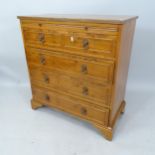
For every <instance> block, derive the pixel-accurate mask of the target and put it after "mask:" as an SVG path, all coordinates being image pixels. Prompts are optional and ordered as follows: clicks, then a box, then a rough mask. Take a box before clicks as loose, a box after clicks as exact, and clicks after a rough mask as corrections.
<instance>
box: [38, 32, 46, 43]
mask: <svg viewBox="0 0 155 155" xmlns="http://www.w3.org/2000/svg"><path fill="white" fill-rule="evenodd" d="M38 40H39V41H40V42H41V43H44V42H45V35H44V34H43V33H39V35H38Z"/></svg>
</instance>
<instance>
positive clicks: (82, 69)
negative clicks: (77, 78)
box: [81, 64, 88, 74]
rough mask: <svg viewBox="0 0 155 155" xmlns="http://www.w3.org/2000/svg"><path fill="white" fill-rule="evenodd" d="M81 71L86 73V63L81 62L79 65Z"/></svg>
mask: <svg viewBox="0 0 155 155" xmlns="http://www.w3.org/2000/svg"><path fill="white" fill-rule="evenodd" d="M81 72H82V73H85V74H87V73H88V69H87V65H86V64H82V65H81Z"/></svg>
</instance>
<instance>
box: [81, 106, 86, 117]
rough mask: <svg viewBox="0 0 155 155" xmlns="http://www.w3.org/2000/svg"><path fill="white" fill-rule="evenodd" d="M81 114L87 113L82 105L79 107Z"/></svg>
mask: <svg viewBox="0 0 155 155" xmlns="http://www.w3.org/2000/svg"><path fill="white" fill-rule="evenodd" d="M81 114H82V115H87V109H86V108H84V107H82V108H81Z"/></svg>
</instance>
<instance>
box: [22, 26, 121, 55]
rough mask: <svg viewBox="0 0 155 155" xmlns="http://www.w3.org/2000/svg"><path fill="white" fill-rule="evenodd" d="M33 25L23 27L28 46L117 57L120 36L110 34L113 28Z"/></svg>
mask: <svg viewBox="0 0 155 155" xmlns="http://www.w3.org/2000/svg"><path fill="white" fill-rule="evenodd" d="M29 24H30V23H29ZM29 24H28V25H29ZM33 24H34V23H33ZM33 24H30V25H31V26H32V27H31V26H26V27H25V26H24V27H23V34H24V39H25V44H26V45H27V46H32V47H37V48H42V49H54V50H58V51H62V50H63V51H66V52H69V53H72V54H73V53H74V54H80V55H84V56H86V55H90V56H99V57H110V58H111V57H112V58H114V57H115V53H116V52H115V50H116V46H117V38H118V36H117V35H112V34H108V32H109V31H108V30H109V29H110V30H111V31H112V30H114V28H112V27H111V28H104V29H103V28H88V27H84V26H83V27H82V26H71V25H68V26H67V25H57V26H56V25H55V26H54V25H52V24H51V25H50V26H49V25H48V26H47V25H45V26H44V28H43V26H41V28H39V26H38V24H34V26H33ZM85 29H88V30H85ZM89 29H90V30H89ZM102 29H103V31H102ZM106 29H107V33H106ZM116 30H117V29H116ZM111 31H110V32H111Z"/></svg>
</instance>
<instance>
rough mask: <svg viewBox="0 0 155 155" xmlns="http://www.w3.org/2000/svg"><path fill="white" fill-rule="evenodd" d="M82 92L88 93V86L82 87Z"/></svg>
mask: <svg viewBox="0 0 155 155" xmlns="http://www.w3.org/2000/svg"><path fill="white" fill-rule="evenodd" d="M82 94H83V95H88V88H87V87H83V88H82Z"/></svg>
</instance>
